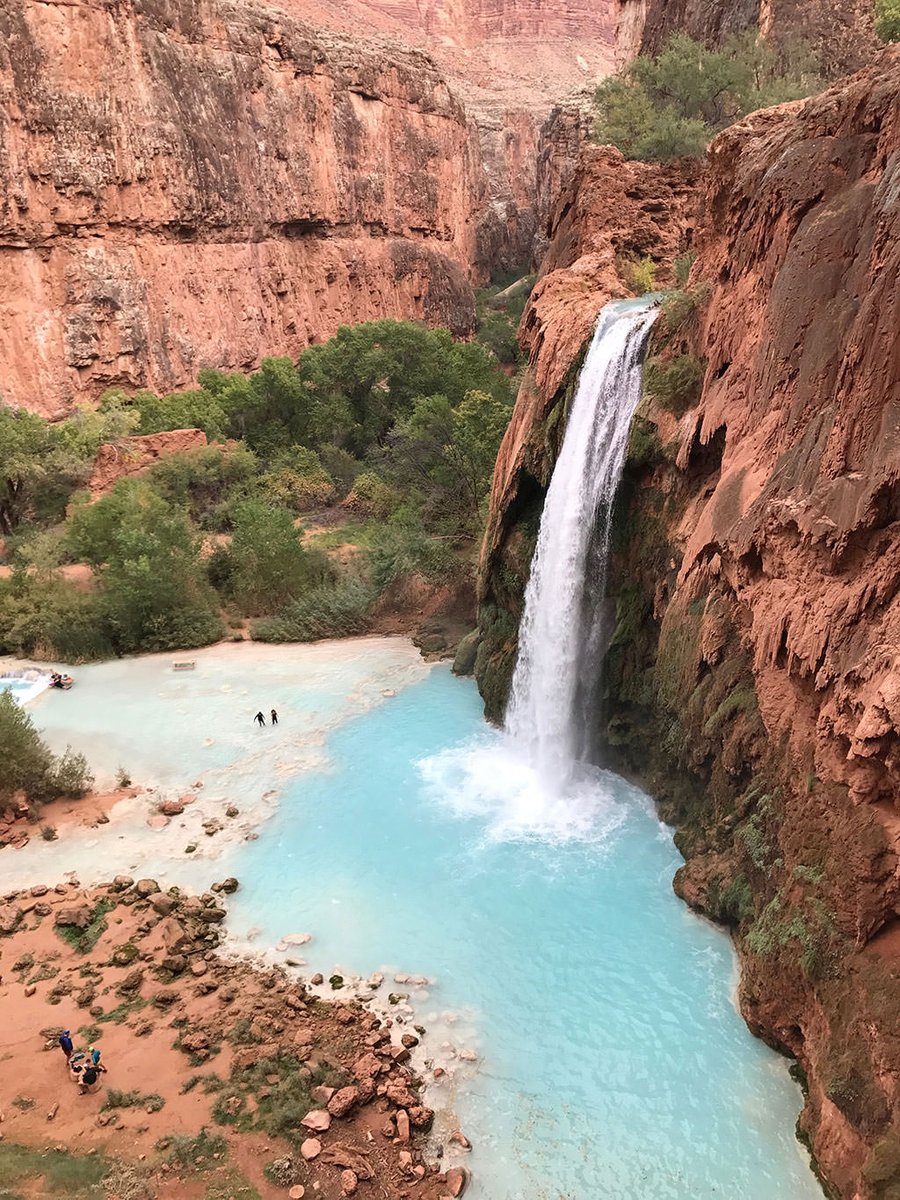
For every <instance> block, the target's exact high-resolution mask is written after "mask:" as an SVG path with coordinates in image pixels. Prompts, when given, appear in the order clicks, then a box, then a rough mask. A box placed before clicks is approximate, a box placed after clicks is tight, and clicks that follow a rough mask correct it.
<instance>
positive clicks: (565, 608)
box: [506, 301, 657, 790]
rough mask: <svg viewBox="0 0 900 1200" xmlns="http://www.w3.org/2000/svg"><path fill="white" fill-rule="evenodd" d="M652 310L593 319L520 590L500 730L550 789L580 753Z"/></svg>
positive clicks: (644, 305) (643, 305)
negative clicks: (521, 611)
mask: <svg viewBox="0 0 900 1200" xmlns="http://www.w3.org/2000/svg"><path fill="white" fill-rule="evenodd" d="M656 311H657V310H656V308H655V306H654V304H653V303H652V302H651V301H638V302H630V301H629V302H625V303H622V302H617V303H613V304H608V305H607V306H606V308H604V309H603V311H602V313H601V314H600V318H599V320H598V322H597V328H596V330H595V332H594V337H593V340H592V341H591V345H590V349H589V350H588V352H587V357H586V358H585V360H584V366H583V367H582V369H581V374H580V376H579V378H578V387H577V389H576V392H575V398H574V400H573V402H572V409H571V412H570V414H569V419H568V424H567V426H566V433H565V437H564V439H563V445H562V450H561V451H560V455H559V458H558V460H557V463H556V466H555V468H554V471H553V477H552V479H551V481H550V488H549V490H548V492H547V499H546V501H545V503H544V512H543V516H542V518H541V528H540V533H539V534H538V540H537V546H536V548H535V553H534V559H533V561H532V565H531V576H530V578H529V581H528V587H527V589H526V591H525V615H524V617H523V619H522V625H521V629H520V631H519V657H518V661H517V663H516V670H515V674H514V676H513V682H512V693H511V696H510V702H509V707H508V709H507V714H506V730H507V733H508V734H509V735H510V737H511V739H512V740H513V742H514V743H515V744H516V746H517V747H518V748H519V749H520V751H521V753H523V755H525V756H526V757H527V759H528V761H529V762H530V763H531V765H532V766H533V767H534V768H535V770H536V771H537V773H538V775H539V777H540V778H541V779H542V780H543V781H544V782H545V784H549V785H551V786H552V787H553V788H554V790H556V789H559V788H560V787H563V786H565V785H566V784H567V783H568V782H569V780H570V779H571V778H572V775H573V773H574V772H575V771H576V769H577V765H578V764H579V763H581V762H583V761H584V760H585V759H586V757H587V754H588V750H589V740H588V739H589V733H590V724H591V710H592V698H593V696H594V694H595V691H596V684H597V668H598V660H599V655H600V653H601V649H602V641H603V634H604V629H603V620H602V613H603V600H604V596H605V593H606V567H607V558H608V555H609V535H610V526H611V521H612V511H613V502H614V500H615V495H616V489H617V488H618V485H619V481H620V479H621V476H622V470H623V468H624V465H625V454H626V450H627V446H628V431H629V429H630V427H631V420H632V417H633V416H634V411H635V409H636V408H637V405H638V402H639V400H640V397H641V364H642V358H643V353H644V347H645V345H646V342H647V336H648V334H649V332H650V326H651V325H652V324H653V321H654V319H655V317H656Z"/></svg>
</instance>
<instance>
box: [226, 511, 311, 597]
mask: <svg viewBox="0 0 900 1200" xmlns="http://www.w3.org/2000/svg"><path fill="white" fill-rule="evenodd" d="M228 556H229V559H230V564H229V571H228V575H229V577H230V587H231V590H232V592H233V594H234V598H235V600H236V601H237V603H238V604H239V605H240V608H241V611H242V612H244V613H245V614H247V615H248V616H254V617H261V616H269V615H271V614H272V613H276V612H278V610H279V609H281V608H283V607H284V606H285V605H287V604H288V603H289V602H290V601H291V600H293V599H295V598H296V597H297V596H299V595H301V594H302V593H303V592H305V591H307V590H309V589H310V588H313V587H316V586H318V585H320V584H322V583H325V582H328V581H329V580H330V579H331V577H332V574H333V572H332V570H331V567H330V565H329V561H328V557H327V555H325V554H324V553H322V552H321V551H315V550H307V549H305V548H304V547H303V545H302V544H301V542H300V538H299V536H298V533H297V530H296V529H295V528H294V520H293V516H292V514H291V513H290V512H289V510H288V509H286V508H282V507H279V506H275V505H272V504H267V503H266V502H265V501H263V500H246V501H244V502H243V503H242V504H240V505H238V507H237V509H236V511H235V516H234V533H233V535H232V539H231V546H230V548H229V551H228Z"/></svg>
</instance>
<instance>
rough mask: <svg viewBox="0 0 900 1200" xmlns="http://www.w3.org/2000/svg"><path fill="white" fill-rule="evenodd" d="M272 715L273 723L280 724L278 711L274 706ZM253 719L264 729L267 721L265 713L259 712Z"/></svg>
mask: <svg viewBox="0 0 900 1200" xmlns="http://www.w3.org/2000/svg"><path fill="white" fill-rule="evenodd" d="M271 717H272V724H273V725H277V724H278V713H277V712H276V711H275V709H274V708H273V709H272V713H271ZM253 720H254V721H255V722H256V723H257V725H258V726H259V727H260V729H262V727H263V726H264V725H265V723H266V717H265V713H261V712H258V713H257V714H256V716H255V717H254V718H253Z"/></svg>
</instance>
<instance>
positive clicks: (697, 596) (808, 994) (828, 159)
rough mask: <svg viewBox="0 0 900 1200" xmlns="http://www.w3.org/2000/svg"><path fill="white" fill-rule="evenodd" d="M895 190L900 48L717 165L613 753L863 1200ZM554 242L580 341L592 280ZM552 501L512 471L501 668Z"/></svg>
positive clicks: (890, 911)
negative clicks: (667, 839) (648, 803)
mask: <svg viewBox="0 0 900 1200" xmlns="http://www.w3.org/2000/svg"><path fill="white" fill-rule="evenodd" d="M898 170H900V48H894V49H891V50H887V51H885V52H883V54H882V55H881V57H880V58H879V59H878V60H877V61H876V62H875V63H874V64H873V65H872V66H871V67H869V68H867V69H866V70H865V71H863V72H861V73H860V74H859V75H857V76H855V77H853V78H851V79H848V80H845V81H843V82H842V83H841V84H839V85H837V86H835V87H834V88H832V89H831V90H829V91H827V92H826V93H824V94H823V95H821V96H819V97H815V98H813V99H811V100H809V101H806V102H802V103H798V104H793V105H786V106H783V107H781V108H779V109H774V110H771V111H769V112H764V113H759V114H756V115H754V116H752V117H750V118H748V119H747V120H746V121H744V122H742V123H741V124H740V125H738V126H735V127H733V128H732V129H730V130H727V131H725V132H724V133H723V134H721V135H720V136H719V137H718V138H717V139H716V141H715V142H714V143H713V146H712V149H711V153H710V156H709V162H708V167H707V176H706V183H705V188H704V197H703V205H702V216H701V218H700V220H699V223H698V228H697V233H696V238H695V244H696V247H697V249H698V251H699V257H698V260H697V262H696V263H695V266H694V269H693V274H692V283H693V284H694V285H695V286H697V285H700V284H701V283H705V284H706V285H708V290H707V291H706V292H704V291H703V290H700V291H698V292H697V294H696V296H697V299H698V301H699V303H698V305H697V307H696V309H695V310H694V311H693V313H692V314H691V313H688V315H687V316H686V318H685V319H684V320H683V321H682V322H681V324H679V325H677V327H676V325H675V323H673V324H672V325H671V326H670V327H669V328H668V329H667V328H666V327H665V326H663V325H661V326H660V327H659V331H658V332H659V336H658V337H657V339H656V341H657V345H656V351H657V353H660V354H661V356H662V360H663V361H664V362H665V363H666V364H668V365H669V366H671V364H672V363H673V362H675V361H677V360H680V359H681V358H682V357H683V356H684V355H692V356H695V357H696V358H699V359H701V360H705V361H706V367H705V378H704V383H703V388H702V392H701V394H700V397H699V401H698V400H697V399H696V398H695V399H694V400H693V401H690V402H689V403H688V404H687V405H686V406H681V405H678V404H675V405H671V404H670V406H669V409H668V410H667V409H665V408H663V407H662V406H661V404H660V403H658V402H649V401H645V403H644V405H643V406H642V408H641V409H639V413H638V418H637V420H636V423H635V426H634V428H633V431H632V441H631V450H630V458H629V462H628V465H627V469H626V476H625V480H624V482H623V488H622V492H621V494H620V512H619V519H618V521H617V525H616V529H615V530H614V535H613V548H614V558H613V564H612V583H611V589H612V590H613V591H615V593H616V601H617V622H618V625H617V629H616V631H615V638H614V640H613V646H612V649H611V650H610V652H609V655H608V657H607V660H606V663H605V666H604V675H603V683H604V688H605V693H606V711H607V716H608V723H607V724H606V725H605V726H604V728H603V730H602V731H600V732H601V736H602V739H603V740H604V741H605V743H606V753H607V755H608V756H609V758H610V759H611V761H613V762H616V763H619V764H621V765H624V766H627V767H628V768H629V769H630V770H632V771H636V772H639V773H641V774H642V775H643V777H644V779H645V780H646V781H647V782H648V784H649V787H650V790H651V791H652V792H653V794H654V795H655V796H656V797H657V799H658V800H659V801H660V804H661V808H662V811H663V813H664V815H665V816H666V818H667V819H668V820H669V821H671V822H672V823H673V824H676V825H677V826H678V844H679V847H680V849H681V850H682V852H683V853H684V855H685V858H686V864H685V866H684V868H682V870H681V871H679V873H678V876H677V877H676V889H677V890H678V892H679V894H680V895H682V896H683V897H684V898H685V899H686V900H687V901H688V902H689V903H691V904H692V905H694V906H695V907H697V908H699V909H700V910H701V911H703V912H704V913H706V914H707V915H710V916H712V917H714V918H715V919H717V920H719V921H721V922H723V923H725V924H727V925H729V926H730V927H731V928H732V930H733V931H734V934H735V938H736V942H737V945H738V948H739V951H740V954H741V959H742V965H743V973H742V983H741V992H740V996H741V1004H742V1009H743V1012H744V1014H745V1016H746V1018H747V1020H748V1022H749V1024H750V1025H751V1028H753V1030H754V1031H755V1032H757V1033H758V1034H760V1035H761V1036H763V1037H765V1038H766V1039H767V1040H768V1041H770V1042H772V1043H773V1044H776V1045H778V1046H780V1047H782V1048H785V1049H788V1050H789V1051H790V1052H792V1053H793V1054H794V1055H796V1056H797V1058H798V1060H799V1062H800V1064H801V1066H802V1067H803V1069H804V1072H805V1073H806V1076H807V1079H808V1083H809V1094H808V1099H807V1104H806V1107H805V1109H804V1114H803V1118H802V1125H803V1128H804V1130H805V1132H806V1134H807V1136H808V1137H809V1139H810V1142H811V1145H812V1148H813V1150H814V1152H815V1154H816V1157H817V1159H818V1162H819V1165H820V1167H821V1169H822V1171H823V1173H824V1175H825V1177H826V1178H827V1180H828V1182H829V1184H830V1185H831V1186H832V1188H833V1189H834V1191H835V1193H836V1194H837V1195H840V1196H841V1197H846V1198H847V1200H851V1198H853V1200H886V1198H887V1197H888V1196H889V1195H890V1189H891V1187H892V1186H893V1184H894V1183H895V1181H896V1178H897V1169H898V1164H900V1122H898V1116H897V1114H898V1112H900V1039H898V1035H897V1030H898V1029H900V1002H898V996H900V811H898V809H900V805H898V796H900V723H898V719H900V708H898V697H900V658H898V653H900V650H898V648H900V340H898V329H900V308H898V303H900V205H898V200H897V197H898V195H900V175H898ZM571 204H572V211H573V212H577V198H576V197H574V196H573V197H572V198H571ZM598 204H599V200H598V199H595V201H594V202H593V204H587V198H586V197H585V209H590V210H591V211H595V210H597V206H598ZM599 212H600V214H601V219H603V218H602V214H603V213H605V208H604V207H602V206H601V207H600V208H599ZM589 221H590V218H589V217H588V216H587V215H586V212H584V213H583V215H581V216H579V217H578V218H577V221H576V226H581V225H582V224H588V223H589ZM558 229H559V232H560V233H561V235H562V239H561V241H560V253H562V255H563V257H562V259H561V261H563V262H565V261H569V262H572V264H573V265H572V266H571V267H569V268H565V267H561V268H560V269H561V270H562V271H564V272H565V271H566V270H568V271H569V272H570V273H571V277H570V278H568V279H566V278H565V277H563V278H561V279H560V281H559V282H560V288H561V289H562V285H563V283H564V282H565V284H566V287H565V289H564V290H561V291H560V294H559V296H558V298H556V299H554V300H553V307H554V308H556V309H557V311H558V313H559V318H560V322H561V327H562V323H563V317H564V314H566V312H567V308H568V306H569V305H570V303H571V302H570V299H569V297H570V295H571V294H572V293H574V291H575V289H576V286H577V284H578V282H579V280H578V274H577V272H578V258H577V255H575V254H569V252H567V251H565V237H566V236H567V232H566V226H565V223H564V222H561V223H560V224H559V226H558ZM576 240H577V239H576ZM576 249H577V246H576ZM548 267H549V264H548ZM548 274H549V272H548ZM599 277H600V272H599V271H595V272H593V273H592V274H591V276H590V278H591V279H596V278H599ZM582 286H583V287H584V290H585V291H586V292H587V291H588V290H589V287H588V286H587V285H585V284H582ZM538 303H540V292H539V293H538V296H537V298H536V304H538ZM546 303H547V305H548V306H549V305H550V303H551V296H550V294H549V288H548V291H547V299H546ZM566 320H567V321H568V323H570V324H571V322H572V317H571V315H570V316H568V317H567V318H566ZM527 324H528V322H527V319H526V327H527ZM543 325H546V326H548V327H552V321H551V317H550V315H549V313H548V314H547V315H546V316H545V318H544V322H543ZM537 333H538V339H537V341H536V342H534V343H532V346H533V349H534V348H536V350H537V354H538V358H537V360H536V362H534V363H533V366H532V380H531V384H530V386H531V388H532V392H533V394H532V400H531V402H530V403H531V408H530V409H528V408H525V407H524V406H523V408H522V411H521V412H520V414H519V427H518V430H517V432H516V433H515V434H514V435H512V436H515V438H516V439H517V440H516V442H515V445H516V446H522V447H531V450H530V451H528V452H529V453H531V455H532V457H531V459H530V460H527V459H526V458H524V457H520V459H519V462H521V463H525V462H526V461H532V462H535V461H543V462H545V463H552V461H553V454H554V438H553V436H552V435H553V429H552V427H551V428H549V432H548V422H547V421H546V420H542V414H543V413H544V411H545V409H544V405H545V404H546V403H547V397H546V396H545V395H544V393H543V392H542V390H541V388H540V387H539V386H538V384H537V382H536V380H535V378H534V373H535V370H540V369H541V368H542V367H543V369H544V370H545V371H546V372H547V374H546V376H545V378H546V379H547V380H548V382H549V386H551V387H552V386H554V385H555V382H556V380H557V379H558V378H559V372H558V370H556V371H555V370H554V369H553V366H552V364H553V362H554V359H555V356H556V353H557V351H555V350H554V342H553V340H552V339H551V338H549V337H547V336H546V335H544V336H540V333H541V331H540V330H538V331H537ZM560 345H561V344H560ZM558 353H559V354H560V356H561V357H560V361H561V362H564V361H565V351H564V350H563V349H562V348H560V350H559V351H558ZM570 353H571V354H572V355H575V354H577V348H575V347H573V349H572V350H571V351H570ZM541 354H543V355H544V356H545V357H544V359H543V361H541V359H540V355H541ZM522 403H523V402H522V401H521V399H520V405H521V404H522ZM510 445H513V443H510ZM508 449H509V447H507V450H508ZM539 450H540V454H542V455H543V458H542V459H541V458H540V455H539V453H538V451H539ZM509 468H511V469H509ZM530 478H531V479H533V478H534V477H530V476H529V472H528V471H526V470H524V469H521V468H517V467H516V460H515V458H511V459H510V460H509V463H508V466H507V465H504V464H502V463H501V466H500V467H499V468H498V474H497V478H496V481H495V482H496V485H497V487H496V491H495V498H494V509H495V521H494V525H493V527H492V528H493V529H494V531H495V532H494V540H493V541H491V542H489V543H488V544H487V545H486V555H487V556H488V557H487V558H486V561H485V575H484V578H483V587H484V589H485V592H484V595H485V609H486V617H487V620H486V622H484V627H483V633H484V635H485V638H487V639H489V638H490V637H492V636H493V637H494V638H495V642H494V644H495V645H496V644H497V631H498V629H499V633H500V634H501V635H505V636H506V637H507V638H508V639H510V640H511V642H512V643H513V644H514V638H515V626H516V620H517V615H518V609H517V607H516V605H517V604H519V605H520V604H521V591H520V590H519V591H518V592H517V593H516V589H513V593H514V594H512V595H511V596H510V595H507V594H506V593H504V591H503V588H504V587H507V588H508V587H509V581H510V579H511V578H514V576H511V575H510V573H509V571H508V570H507V571H503V570H502V568H504V567H506V568H509V566H510V562H511V559H512V556H513V554H514V552H517V553H518V554H519V556H520V569H521V574H520V579H521V578H524V574H525V573H526V572H527V568H528V563H529V561H530V548H531V546H533V541H532V542H530V541H529V539H530V538H531V536H532V533H531V531H532V530H535V531H536V525H537V520H538V519H539V514H540V506H541V501H542V492H541V490H540V488H539V487H536V486H535V485H534V483H533V482H530ZM497 530H499V531H500V536H499V538H498V537H497V534H496V531H497ZM491 556H493V557H491ZM480 665H481V667H482V668H485V667H490V666H491V665H492V664H491V663H490V662H485V661H484V660H482V662H481V664H480ZM493 665H495V664H493ZM484 678H485V676H484V674H482V681H484ZM487 678H488V680H490V673H489V672H488V675H487ZM487 698H488V702H489V704H490V702H491V701H492V700H495V699H496V697H495V696H493V695H492V694H491V693H490V692H488V696H487Z"/></svg>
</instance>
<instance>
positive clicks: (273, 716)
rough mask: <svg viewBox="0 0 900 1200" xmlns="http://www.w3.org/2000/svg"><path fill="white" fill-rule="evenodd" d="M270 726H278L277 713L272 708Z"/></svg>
mask: <svg viewBox="0 0 900 1200" xmlns="http://www.w3.org/2000/svg"><path fill="white" fill-rule="evenodd" d="M272 724H273V725H277V724H278V713H277V712H276V711H275V709H274V708H273V709H272Z"/></svg>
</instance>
